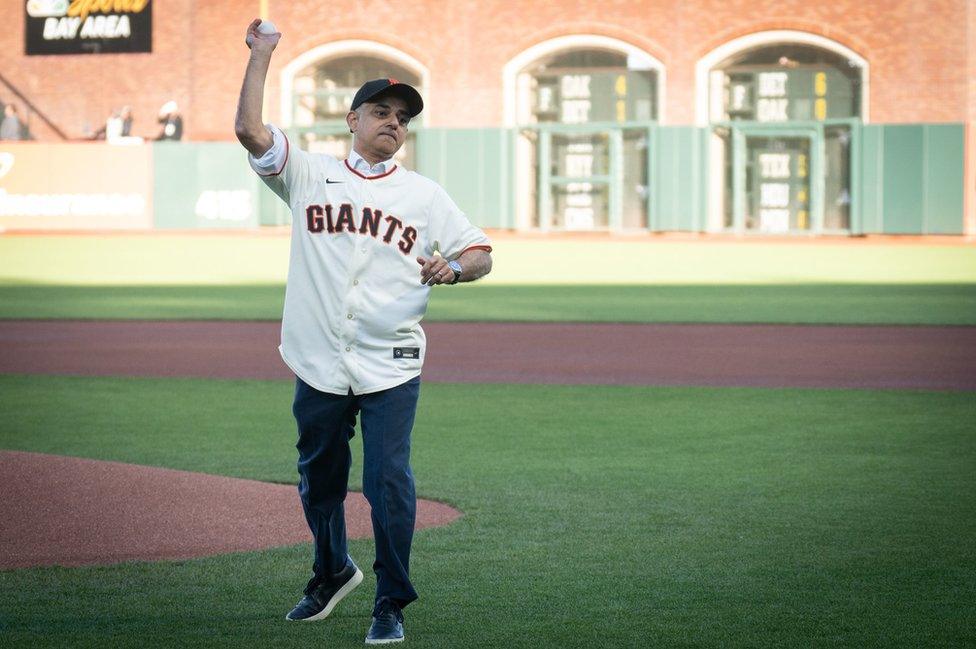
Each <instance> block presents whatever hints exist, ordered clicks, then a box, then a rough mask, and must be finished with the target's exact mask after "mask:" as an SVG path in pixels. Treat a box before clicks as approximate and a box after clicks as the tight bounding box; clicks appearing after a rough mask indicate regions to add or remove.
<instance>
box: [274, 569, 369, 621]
mask: <svg viewBox="0 0 976 649" xmlns="http://www.w3.org/2000/svg"><path fill="white" fill-rule="evenodd" d="M362 581H363V571H362V570H360V569H359V568H358V567H357V568H356V574H354V575H353V576H352V579H350V580H349V581H347V582H346V583H345V585H344V586H343V587H342V588H340V589H339V590H337V591H336V594H335V595H333V596H332V599H330V600H329V603H328V604H326V605H325V608H323V609H322V610H321V611H319V612H318V613H316V614H315V615H313V616H311V617H307V618H305V619H303V620H292V619H291V618H289V617H287V616H286V617H285V619H286V620H288V621H289V622H317V621H318V620H324V619H325V618H327V617H329V613H331V612H332V609H334V608H335V607H336V604H338V603H339V602H341V601H342V598H343V597H345V596H346V595H348V594H349V593H351V592H352V591H353V589H354V588H355V587H356V586H358V585H359V584H360V583H362Z"/></svg>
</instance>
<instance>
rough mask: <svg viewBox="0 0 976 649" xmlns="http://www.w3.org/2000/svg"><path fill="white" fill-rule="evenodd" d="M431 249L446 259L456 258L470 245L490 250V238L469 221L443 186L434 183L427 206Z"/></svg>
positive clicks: (469, 247)
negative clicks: (432, 193) (431, 196)
mask: <svg viewBox="0 0 976 649" xmlns="http://www.w3.org/2000/svg"><path fill="white" fill-rule="evenodd" d="M430 232H431V248H432V250H431V251H428V252H433V251H434V250H436V251H437V252H439V253H440V254H441V256H442V257H444V258H445V259H448V260H450V259H457V258H458V257H459V256H460V255H461V253H463V252H464V251H465V250H469V249H471V248H479V249H481V250H485V251H487V252H491V241H489V240H488V236H487V235H486V234H485V233H484V232H482V230H481V229H480V228H478V227H475V226H474V225H472V224H471V221H469V220H468V217H467V216H465V214H464V212H462V211H461V208H459V207H458V206H457V205H456V204H455V203H454V201H453V200H451V197H450V196H448V195H447V192H446V191H444V188H442V187H440V186H437V188H436V189H435V191H434V197H433V200H432V202H431V206H430Z"/></svg>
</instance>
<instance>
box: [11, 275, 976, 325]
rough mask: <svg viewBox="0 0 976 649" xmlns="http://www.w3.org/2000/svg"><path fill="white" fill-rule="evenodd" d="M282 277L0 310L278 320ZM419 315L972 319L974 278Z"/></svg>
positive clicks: (32, 314)
mask: <svg viewBox="0 0 976 649" xmlns="http://www.w3.org/2000/svg"><path fill="white" fill-rule="evenodd" d="M283 302H284V286H283V285H278V284H251V285H226V286H214V285H204V286H185V285H181V286H70V285H40V284H26V283H25V284H18V283H8V284H0V318H3V319H15V318H19V319H28V318H76V319H151V320H156V319H159V320H178V319H190V320H277V319H279V318H280V317H281V310H282V305H283ZM427 320H431V321H432V320H441V321H450V320H459V321H465V320H466V321H476V320H482V321H483V320H498V321H569V322H573V321H579V322H712V323H717V322H730V323H807V324H931V325H938V324H942V325H974V324H976V284H774V285H768V284H767V285H744V284H739V285H663V286H625V285H606V286H541V285H533V286H494V285H491V284H482V285H472V286H463V287H437V288H435V289H434V290H433V292H432V294H431V300H430V308H429V309H428V313H427Z"/></svg>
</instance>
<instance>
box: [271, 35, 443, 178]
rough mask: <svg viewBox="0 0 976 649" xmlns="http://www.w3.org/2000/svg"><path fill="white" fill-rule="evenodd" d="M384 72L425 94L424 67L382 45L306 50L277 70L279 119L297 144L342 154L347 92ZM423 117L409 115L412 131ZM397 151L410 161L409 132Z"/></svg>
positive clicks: (345, 137) (346, 146)
mask: <svg viewBox="0 0 976 649" xmlns="http://www.w3.org/2000/svg"><path fill="white" fill-rule="evenodd" d="M383 77H392V78H395V79H399V80H400V81H403V82H404V83H409V84H410V85H412V86H414V87H415V88H417V90H419V91H420V92H421V94H422V95H426V93H425V89H426V87H427V85H428V74H427V70H426V68H424V67H423V66H422V65H421V64H420V63H419V62H418V61H416V60H415V59H413V58H412V57H410V56H408V55H407V54H404V53H403V52H400V51H399V50H397V49H395V48H392V47H389V46H387V45H383V44H381V43H374V42H372V41H358V40H356V41H340V42H336V43H330V44H328V45H323V46H321V47H317V48H315V49H313V50H310V51H308V52H305V53H304V54H302V55H300V56H298V57H297V58H295V59H294V60H293V61H291V62H290V63H289V64H288V65H287V66H285V69H284V70H283V71H282V77H281V78H282V83H281V88H282V93H281V95H282V96H281V116H282V124H283V126H284V127H285V128H287V129H288V130H289V132H291V133H293V134H294V135H295V136H297V139H298V142H299V144H300V146H302V148H305V149H307V150H309V151H314V152H318V153H327V154H329V155H333V156H336V157H337V158H340V159H341V158H345V157H346V155H347V154H348V153H349V147H350V144H351V138H350V136H349V130H348V128H347V126H346V114H347V113H348V111H349V105H350V104H351V103H352V98H353V96H354V95H355V94H356V91H357V90H359V87H360V86H362V84H363V83H365V82H366V81H369V80H370V79H379V78H383ZM422 123H423V114H421V115H420V116H419V117H418V118H417V119H416V120H414V121H411V125H410V127H411V131H413V130H414V129H416V128H417V127H418V126H421V125H422ZM396 157H397V159H398V160H401V161H402V162H403V163H404V164H406V166H407V167H410V168H412V167H413V166H414V165H413V161H414V157H415V153H414V136H413V134H412V133H411V134H410V135H408V136H407V141H406V143H405V144H404V146H403V148H402V149H400V151H399V152H398V153H397V156H396Z"/></svg>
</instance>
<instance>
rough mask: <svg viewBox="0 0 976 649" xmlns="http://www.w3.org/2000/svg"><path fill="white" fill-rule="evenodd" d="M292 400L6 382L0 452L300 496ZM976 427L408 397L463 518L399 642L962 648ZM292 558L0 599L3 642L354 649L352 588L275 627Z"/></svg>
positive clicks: (119, 571) (254, 558) (138, 571)
mask: <svg viewBox="0 0 976 649" xmlns="http://www.w3.org/2000/svg"><path fill="white" fill-rule="evenodd" d="M291 393H292V386H291V384H290V383H289V382H263V381H200V380H172V379H110V378H71V377H18V376H5V377H0V408H2V409H3V412H4V416H3V418H2V419H0V447H3V448H12V449H22V450H36V451H43V452H50V453H64V454H70V455H80V456H85V457H97V458H103V459H111V460H120V461H127V462H137V463H144V464H153V465H161V466H169V467H173V468H180V469H189V470H200V471H208V472H214V473H221V474H225V475H234V476H241V477H249V478H258V479H263V480H276V481H283V482H292V481H294V480H295V476H296V474H295V470H294V461H295V457H294V449H293V448H292V445H293V443H294V436H295V433H294V425H293V423H292V421H291V416H290V412H289V408H290V399H291ZM974 417H976V401H974V400H973V399H972V396H971V395H970V394H963V393H923V392H908V391H899V392H875V391H839V390H806V391H802V390H760V389H738V388H736V389H710V388H627V387H585V386H523V385H520V386H508V385H464V386H460V385H425V386H424V387H423V389H422V397H421V406H420V412H419V413H418V420H417V421H418V424H417V428H416V430H415V435H414V446H413V448H414V454H413V457H414V462H413V464H414V470H415V473H416V475H417V480H418V490H419V492H420V494H421V495H423V496H426V497H433V498H440V499H443V500H447V501H449V502H451V503H453V504H455V505H457V506H458V507H460V508H461V509H462V510H464V512H465V516H464V517H463V518H462V519H461V520H460V521H458V522H457V523H455V524H453V525H451V526H449V527H447V528H443V529H437V530H427V531H424V532H421V533H420V534H419V535H418V539H417V543H416V549H415V554H414V559H413V562H412V568H413V573H414V576H415V578H416V580H417V583H418V587H419V588H420V589H421V593H422V599H421V600H420V601H419V602H418V603H417V604H416V605H414V606H411V607H410V608H408V609H407V633H408V636H410V640H409V641H410V642H412V643H415V644H417V645H418V646H425V647H427V646H430V647H458V646H472V647H502V646H506V647H507V646H516V647H521V646H525V647H529V646H532V647H538V646H568V647H593V646H669V647H670V646H716V647H717V646H764V647H808V646H812V645H832V646H859V647H902V646H903V647H917V646H950V645H956V646H959V645H963V644H966V643H971V642H972V641H973V640H974V639H976V637H974V632H973V628H976V627H974V623H976V619H974V618H976V616H974V611H973V607H972V605H971V602H972V601H974V599H976V559H974V553H973V541H972V539H973V538H974V533H976V501H974V500H973V499H972V498H971V497H969V495H970V494H972V493H973V492H974V487H976V484H974V483H976V477H974V472H973V471H972V467H973V466H974V465H976V439H974V437H976V435H974V432H973V429H972V425H971V423H972V421H973V420H974ZM358 446H359V444H358V440H356V441H354V443H353V448H354V449H355V448H358ZM359 467H361V462H360V460H359V458H358V457H357V459H356V461H355V467H354V479H353V482H354V484H355V483H356V482H357V481H358V478H357V477H356V476H355V473H356V472H357V471H358V470H359ZM307 552H308V548H307V547H299V548H286V549H280V550H274V551H268V552H262V553H251V554H247V555H238V556H233V557H218V558H213V559H204V560H198V561H191V562H180V563H165V564H135V565H123V566H114V567H103V568H82V569H71V570H68V569H57V568H51V569H35V570H24V571H16V572H5V573H0V584H2V588H0V610H3V611H4V615H3V618H2V619H3V621H2V624H3V626H4V635H5V637H6V638H10V639H12V640H13V641H20V642H26V640H27V639H30V640H31V641H32V642H34V643H36V644H39V645H54V644H58V643H59V642H61V641H62V640H63V639H65V638H70V639H71V641H72V642H73V643H76V644H82V645H84V644H88V645H91V646H95V645H99V644H103V645H104V644H107V643H108V642H112V643H115V644H119V645H132V646H135V645H137V644H140V643H144V641H145V640H144V639H145V638H146V637H152V638H153V643H154V644H156V645H159V646H173V645H180V646H186V647H194V646H215V645H218V644H227V643H243V644H249V645H255V646H257V645H261V646H305V645H308V644H309V643H313V642H326V643H329V644H339V645H340V646H353V645H359V644H360V643H361V642H362V635H363V633H364V632H365V627H366V623H367V621H368V620H367V618H368V613H369V598H370V595H369V592H368V591H369V587H370V586H371V584H370V583H369V582H368V583H367V585H366V586H367V587H366V588H363V589H360V591H359V592H357V593H356V595H355V596H354V597H353V599H352V601H350V602H347V603H344V604H343V606H342V607H340V609H339V611H338V613H337V615H336V618H335V619H334V620H330V621H328V622H326V623H325V624H322V625H287V624H285V623H284V622H283V621H282V620H281V615H282V614H283V613H284V612H285V610H287V608H288V606H289V605H290V604H292V603H293V602H292V600H293V599H294V598H295V597H296V596H297V595H298V592H299V589H300V587H301V586H302V585H303V579H304V577H305V575H306V574H307V570H308V554H307ZM352 552H353V553H354V556H355V557H356V558H357V559H358V560H359V561H360V563H361V564H363V565H368V564H369V562H370V560H371V559H370V557H371V547H370V543H369V542H368V541H367V542H356V543H354V544H353V545H352ZM120 593H124V595H120Z"/></svg>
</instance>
